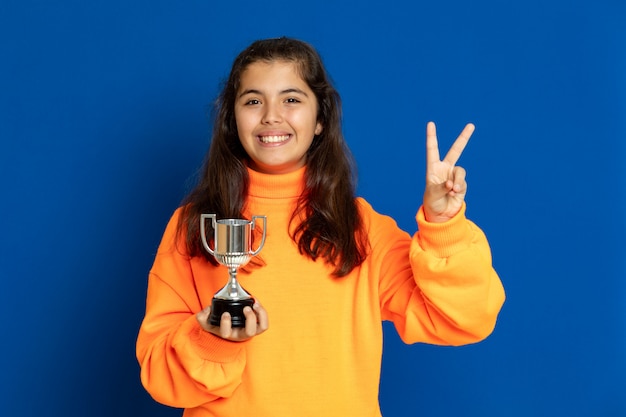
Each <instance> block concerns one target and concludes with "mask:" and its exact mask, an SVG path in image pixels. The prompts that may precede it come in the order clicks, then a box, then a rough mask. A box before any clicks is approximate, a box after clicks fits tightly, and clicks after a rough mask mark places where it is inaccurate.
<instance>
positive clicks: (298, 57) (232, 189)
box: [178, 37, 368, 277]
mask: <svg viewBox="0 0 626 417" xmlns="http://www.w3.org/2000/svg"><path fill="white" fill-rule="evenodd" d="M259 61H260V62H272V61H286V62H293V63H294V64H296V68H297V70H298V72H299V75H300V76H301V77H302V79H303V80H304V81H305V82H306V83H307V84H308V86H309V88H311V90H312V91H313V92H314V93H315V97H316V98H317V103H318V115H317V118H318V122H320V123H321V125H322V127H323V129H322V133H321V134H320V135H316V136H315V138H314V139H313V142H312V144H311V146H310V148H309V149H308V151H307V153H306V169H305V174H304V176H305V185H306V186H305V191H304V193H303V194H302V195H301V196H300V199H299V201H298V204H297V207H296V209H295V211H294V213H293V214H292V218H291V221H292V222H294V221H296V219H298V220H297V221H298V222H299V221H300V219H303V220H302V221H301V222H300V223H298V224H296V225H295V226H296V227H295V228H294V229H293V230H294V232H293V234H292V238H293V239H294V241H295V242H296V243H297V244H298V248H299V250H300V253H302V254H304V255H306V256H308V257H310V258H311V259H313V260H316V259H318V258H322V259H324V260H325V261H326V262H327V263H329V264H331V265H333V266H334V268H335V269H334V271H333V274H334V275H335V276H338V277H341V276H345V275H346V274H348V273H349V272H350V271H351V270H352V269H353V268H354V267H356V266H358V265H360V264H361V263H362V262H363V261H364V260H365V257H366V252H367V249H368V243H367V242H368V241H367V237H366V233H365V232H364V226H363V223H362V219H361V216H360V215H359V210H358V207H357V202H356V201H355V183H356V174H355V166H354V161H353V159H352V155H351V153H350V151H349V149H348V147H347V145H346V143H345V140H344V137H343V133H342V127H341V99H340V97H339V94H338V93H337V91H336V90H335V88H334V87H333V86H332V83H331V82H330V80H329V77H328V75H327V73H326V70H325V68H324V65H323V63H322V60H321V58H320V56H319V54H318V53H317V51H316V50H315V49H314V48H313V47H312V46H311V45H309V44H307V43H306V42H303V41H300V40H296V39H290V38H285V37H282V38H276V39H264V40H258V41H256V42H254V43H252V44H251V45H250V46H249V47H248V48H246V49H245V50H244V51H242V52H241V53H240V54H239V55H238V56H237V58H236V59H235V61H234V63H233V65H232V68H231V71H230V74H229V77H228V79H227V81H226V83H225V85H224V87H223V89H222V91H221V93H220V95H219V97H218V99H217V101H216V104H215V109H214V112H215V114H214V125H213V133H212V140H211V145H210V147H209V151H208V153H207V155H206V157H205V160H204V164H203V166H202V169H201V171H200V175H199V180H198V183H197V185H196V186H195V188H194V189H193V190H192V191H191V192H190V193H189V194H188V195H187V196H186V197H185V199H184V200H183V205H182V215H181V217H180V221H179V224H178V233H179V235H184V236H185V239H186V244H187V249H188V251H189V254H190V256H204V257H206V259H208V260H209V261H211V262H213V263H215V260H214V259H213V257H211V256H210V255H208V254H207V253H206V251H205V250H204V248H203V247H202V243H201V241H200V238H199V236H200V214H202V213H215V214H216V215H217V218H218V219H220V218H243V215H242V210H243V207H244V205H245V202H246V196H247V191H248V183H249V178H248V171H247V168H246V162H247V160H249V156H248V154H247V153H246V151H245V150H244V148H243V146H242V145H241V142H240V140H239V136H238V132H237V124H236V121H235V100H236V96H237V92H238V90H239V87H240V80H241V75H242V73H243V72H244V71H245V70H246V68H247V67H248V66H249V65H250V64H253V63H255V62H259ZM207 226H208V228H207V230H208V231H207V236H212V230H209V229H210V228H211V225H207ZM255 230H256V229H255Z"/></svg>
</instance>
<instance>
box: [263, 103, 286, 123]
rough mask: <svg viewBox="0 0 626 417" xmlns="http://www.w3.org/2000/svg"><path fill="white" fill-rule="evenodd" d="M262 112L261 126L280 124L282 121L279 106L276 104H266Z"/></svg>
mask: <svg viewBox="0 0 626 417" xmlns="http://www.w3.org/2000/svg"><path fill="white" fill-rule="evenodd" d="M264 110H265V111H264V113H263V119H262V120H261V121H262V123H263V124H274V123H280V122H281V121H282V120H283V116H282V112H281V110H280V106H279V105H278V104H277V103H274V102H268V103H266V105H265V108H264Z"/></svg>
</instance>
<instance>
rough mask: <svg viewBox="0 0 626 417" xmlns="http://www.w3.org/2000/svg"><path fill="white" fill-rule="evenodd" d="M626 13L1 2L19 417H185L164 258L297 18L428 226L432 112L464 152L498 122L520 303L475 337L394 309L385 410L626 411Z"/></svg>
mask: <svg viewBox="0 0 626 417" xmlns="http://www.w3.org/2000/svg"><path fill="white" fill-rule="evenodd" d="M624 22H626V3H625V2H623V1H613V2H609V1H603V0H596V1H577V0H570V1H565V0H553V1H538V0H525V1H523V2H522V1H513V2H501V1H495V0H493V1H487V0H477V1H473V2H466V1H461V0H447V1H445V0H444V1H428V2H422V1H408V0H405V1H398V2H390V1H385V2H382V1H377V0H372V1H369V2H351V1H336V0H332V1H331V0H324V1H318V2H302V3H297V4H296V3H295V2H292V1H276V0H274V1H266V2H258V1H236V0H232V1H224V2H221V3H219V4H215V3H214V2H210V1H199V0H185V1H178V2H175V1H163V0H151V1H132V2H127V1H122V0H109V1H106V2H105V1H99V0H95V1H89V2H86V1H82V0H81V1H78V0H76V1H70V0H65V1H59V2H47V1H35V0H19V1H17V0H3V1H2V3H0V140H1V147H0V190H1V193H2V194H1V195H2V204H1V206H0V207H1V208H0V210H2V211H1V216H0V219H1V220H0V221H1V224H0V227H1V231H2V238H1V241H0V257H1V258H0V279H1V289H0V317H1V322H0V323H1V331H2V344H1V347H0V370H1V371H0V384H1V387H0V415H2V416H17V415H24V416H53V415H54V416H61V415H63V416H131V415H133V416H137V415H145V416H148V415H150V416H175V415H180V411H178V410H173V409H169V408H167V407H164V406H161V405H159V404H157V403H155V402H154V401H153V400H152V399H151V398H150V397H149V395H148V394H147V393H145V392H144V391H143V388H142V387H141V385H140V382H139V377H138V366H137V363H136V360H135V357H134V343H135V337H136V333H137V330H138V327H139V324H140V321H141V318H142V315H143V309H144V300H145V288H146V278H147V272H148V269H149V268H150V266H151V263H152V260H153V256H154V253H155V249H156V247H157V245H158V243H159V240H160V237H161V233H162V232H163V228H164V226H165V224H166V221H167V220H168V218H169V216H170V214H171V213H172V211H173V210H174V209H175V208H176V206H177V204H178V203H179V201H180V199H181V198H182V197H183V195H184V194H185V192H186V191H187V190H188V189H189V186H190V184H191V181H192V180H193V178H194V174H195V172H196V170H197V168H198V166H199V165H200V163H201V160H202V156H203V154H204V152H205V150H206V146H207V143H208V137H209V128H210V119H209V109H210V107H211V103H212V100H213V99H214V97H215V95H216V94H217V91H218V88H219V83H220V82H221V80H223V79H224V77H225V76H226V74H227V71H228V70H229V68H230V64H231V62H232V60H233V58H234V57H235V55H236V53H238V52H239V51H240V50H241V49H242V48H244V47H245V46H247V45H248V43H249V42H251V41H252V40H255V39H257V38H263V37H274V36H280V35H288V36H294V37H298V38H301V39H304V40H306V41H309V42H311V43H313V44H314V45H315V46H316V47H317V48H318V49H319V51H320V53H321V54H322V56H323V58H324V60H325V62H326V64H327V67H328V69H329V71H330V73H331V75H332V77H333V79H334V82H335V84H336V86H337V88H338V89H339V91H340V93H341V94H342V97H343V101H344V110H345V111H344V127H345V134H346V137H347V140H348V142H349V144H350V146H351V148H352V150H353V152H354V154H355V156H356V159H357V162H358V164H359V175H360V181H359V193H360V194H361V195H363V196H365V197H366V198H367V199H368V200H369V201H370V202H371V203H372V204H373V205H374V207H375V208H377V209H378V210H379V211H381V212H383V213H386V214H390V215H392V216H393V217H394V218H396V220H397V221H398V223H399V224H400V225H401V226H402V227H403V228H404V229H405V230H407V231H410V232H413V231H414V230H415V223H414V213H415V211H416V209H417V207H418V205H419V203H420V201H421V193H422V190H423V182H424V178H423V177H424V161H423V159H424V131H425V125H426V122H427V121H429V120H434V121H435V122H437V124H438V128H439V129H438V130H439V138H440V145H441V147H442V148H445V149H447V148H448V147H449V145H450V144H451V142H452V141H453V139H454V138H455V137H456V135H457V133H458V132H460V130H461V129H462V127H463V125H464V124H465V123H466V122H468V121H472V122H474V123H475V124H476V126H477V130H476V133H475V135H474V136H473V138H472V141H471V142H470V144H469V146H468V148H467V149H466V151H465V152H464V154H463V156H462V158H461V161H460V164H461V165H462V166H464V167H465V168H466V169H467V171H468V182H469V194H468V197H467V201H468V216H469V217H470V218H471V219H472V220H474V221H475V222H477V223H478V224H479V225H480V226H481V227H482V228H483V229H484V230H485V232H486V233H487V235H488V237H489V240H490V243H491V245H492V250H493V255H494V264H495V267H496V269H497V270H498V272H499V274H500V275H501V278H502V280H503V282H504V285H505V287H506V290H507V295H508V299H507V302H506V304H505V306H504V308H503V310H502V313H501V315H500V318H499V322H498V325H497V328H496V330H495V332H494V333H493V335H492V336H491V337H490V338H489V339H487V340H486V341H484V342H482V343H479V344H476V345H472V346H467V347H461V348H448V347H434V346H425V345H414V346H406V345H403V344H402V343H401V342H400V341H399V338H398V337H397V335H396V334H395V332H394V330H393V328H392V327H391V326H388V325H385V336H386V338H385V345H386V346H385V349H386V350H385V356H384V363H383V376H382V382H381V395H380V401H381V404H382V408H383V411H384V414H385V415H386V416H416V415H419V416H530V415H532V416H555V415H563V416H626V395H624V392H626V302H625V292H626V284H625V282H624V281H625V278H626V261H625V258H624V252H625V250H626V244H625V238H624V236H625V232H626V221H625V220H626V218H625V216H624V210H625V208H626V203H625V198H624V197H625V192H624V191H625V186H624V179H625V176H626V172H625V169H624V166H623V161H624V156H625V149H624V148H625V145H624V141H625V139H626V117H625V116H626V29H625V28H626V24H625V23H624ZM321 366H323V364H321ZM295 415H297V412H295Z"/></svg>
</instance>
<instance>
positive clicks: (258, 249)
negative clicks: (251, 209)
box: [250, 216, 267, 256]
mask: <svg viewBox="0 0 626 417" xmlns="http://www.w3.org/2000/svg"><path fill="white" fill-rule="evenodd" d="M256 219H262V220H263V237H262V238H261V244H260V245H259V247H258V248H257V249H256V250H255V251H254V252H252V253H251V254H250V255H252V256H255V255H256V254H257V253H259V252H260V251H261V249H263V245H264V244H265V233H266V231H267V227H266V226H267V217H266V216H252V228H253V229H254V225H255V223H256Z"/></svg>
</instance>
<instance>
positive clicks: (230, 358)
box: [189, 316, 246, 363]
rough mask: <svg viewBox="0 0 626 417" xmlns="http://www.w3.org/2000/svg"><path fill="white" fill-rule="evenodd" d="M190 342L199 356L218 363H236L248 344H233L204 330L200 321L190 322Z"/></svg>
mask: <svg viewBox="0 0 626 417" xmlns="http://www.w3.org/2000/svg"><path fill="white" fill-rule="evenodd" d="M189 324H190V329H189V340H190V342H191V346H192V347H193V349H194V350H195V351H196V352H197V353H198V355H199V356H200V357H201V358H202V359H205V360H208V361H211V362H217V363H229V362H234V361H235V359H237V356H239V355H240V353H241V351H242V350H243V348H244V345H245V343H246V342H231V341H230V340H226V339H222V338H221V337H219V336H216V335H214V334H213V333H209V332H207V331H206V330H204V329H203V328H202V327H201V326H200V323H198V320H197V319H196V318H195V316H194V317H193V319H192V320H189Z"/></svg>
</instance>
